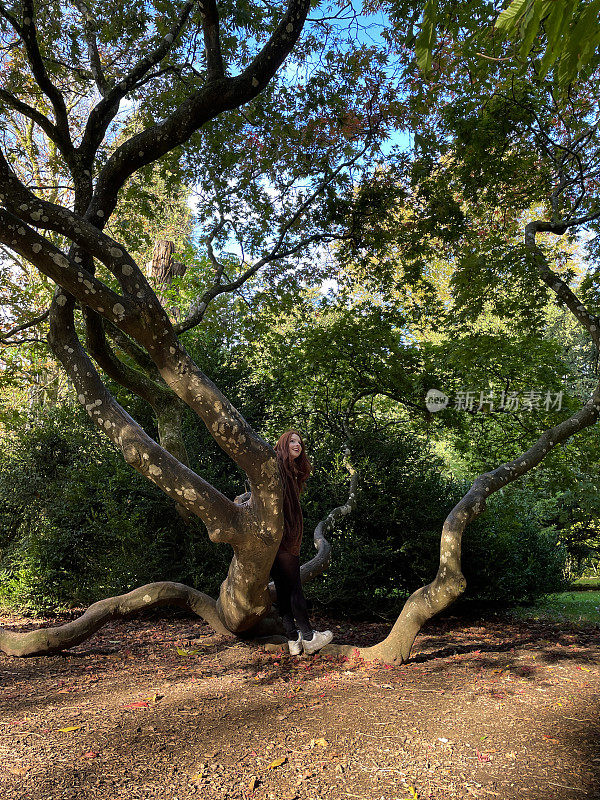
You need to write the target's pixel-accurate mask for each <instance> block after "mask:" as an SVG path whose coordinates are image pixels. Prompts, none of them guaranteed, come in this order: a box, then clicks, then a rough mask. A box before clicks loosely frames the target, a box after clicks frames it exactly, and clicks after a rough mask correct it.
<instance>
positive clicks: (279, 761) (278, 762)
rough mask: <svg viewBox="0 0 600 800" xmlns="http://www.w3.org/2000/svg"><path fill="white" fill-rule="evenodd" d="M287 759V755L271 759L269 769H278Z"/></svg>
mask: <svg viewBox="0 0 600 800" xmlns="http://www.w3.org/2000/svg"><path fill="white" fill-rule="evenodd" d="M286 761H287V756H283V758H276V759H275V761H271V763H270V764H269V766H268V767H267V769H276V768H277V767H280V766H281V765H282V764H285V762H286Z"/></svg>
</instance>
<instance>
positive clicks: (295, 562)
mask: <svg viewBox="0 0 600 800" xmlns="http://www.w3.org/2000/svg"><path fill="white" fill-rule="evenodd" d="M275 452H276V453H277V463H278V465H279V472H280V475H281V480H282V482H283V536H282V539H281V544H280V545H279V550H278V551H277V555H276V556H275V561H274V563H273V566H272V568H271V576H272V578H273V581H274V582H275V589H276V590H277V605H278V606H279V614H280V616H281V619H282V621H283V626H284V629H285V634H286V636H287V638H288V646H289V649H290V653H291V654H292V655H294V656H297V655H299V654H300V653H301V652H302V650H304V652H305V653H316V652H317V650H320V649H321V648H322V647H325V645H326V644H329V642H330V641H331V640H332V639H333V634H332V633H331V631H314V630H313V628H312V625H311V623H310V620H309V618H308V608H307V605H306V598H305V597H304V592H303V591H302V583H301V581H300V544H301V542H302V531H303V520H302V509H301V508H300V494H301V493H302V490H303V489H304V484H305V483H306V481H307V479H308V476H309V475H310V461H309V460H308V458H307V457H306V453H305V452H304V442H303V441H302V437H301V436H300V434H299V433H298V431H295V430H289V431H286V432H285V433H283V434H282V435H281V436H280V437H279V440H278V441H277V444H276V445H275Z"/></svg>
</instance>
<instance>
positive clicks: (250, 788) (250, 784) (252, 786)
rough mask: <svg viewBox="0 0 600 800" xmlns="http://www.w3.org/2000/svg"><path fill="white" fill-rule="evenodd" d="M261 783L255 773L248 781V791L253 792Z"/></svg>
mask: <svg viewBox="0 0 600 800" xmlns="http://www.w3.org/2000/svg"><path fill="white" fill-rule="evenodd" d="M258 784H259V780H258V778H257V777H256V775H253V776H252V777H251V778H250V780H249V781H248V791H249V792H253V791H254V790H255V789H256V787H257V786H258Z"/></svg>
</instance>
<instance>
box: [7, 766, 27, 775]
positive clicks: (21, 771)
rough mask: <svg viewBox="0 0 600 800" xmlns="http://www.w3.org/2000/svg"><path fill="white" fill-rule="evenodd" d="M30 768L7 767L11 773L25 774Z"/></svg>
mask: <svg viewBox="0 0 600 800" xmlns="http://www.w3.org/2000/svg"><path fill="white" fill-rule="evenodd" d="M30 769H31V768H30V767H8V771H9V772H10V774H11V775H27V773H28V772H29V770H30Z"/></svg>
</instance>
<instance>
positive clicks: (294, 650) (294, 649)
mask: <svg viewBox="0 0 600 800" xmlns="http://www.w3.org/2000/svg"><path fill="white" fill-rule="evenodd" d="M288 647H289V648H290V655H291V656H299V655H300V653H301V652H302V634H301V633H299V634H298V638H297V639H288Z"/></svg>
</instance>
